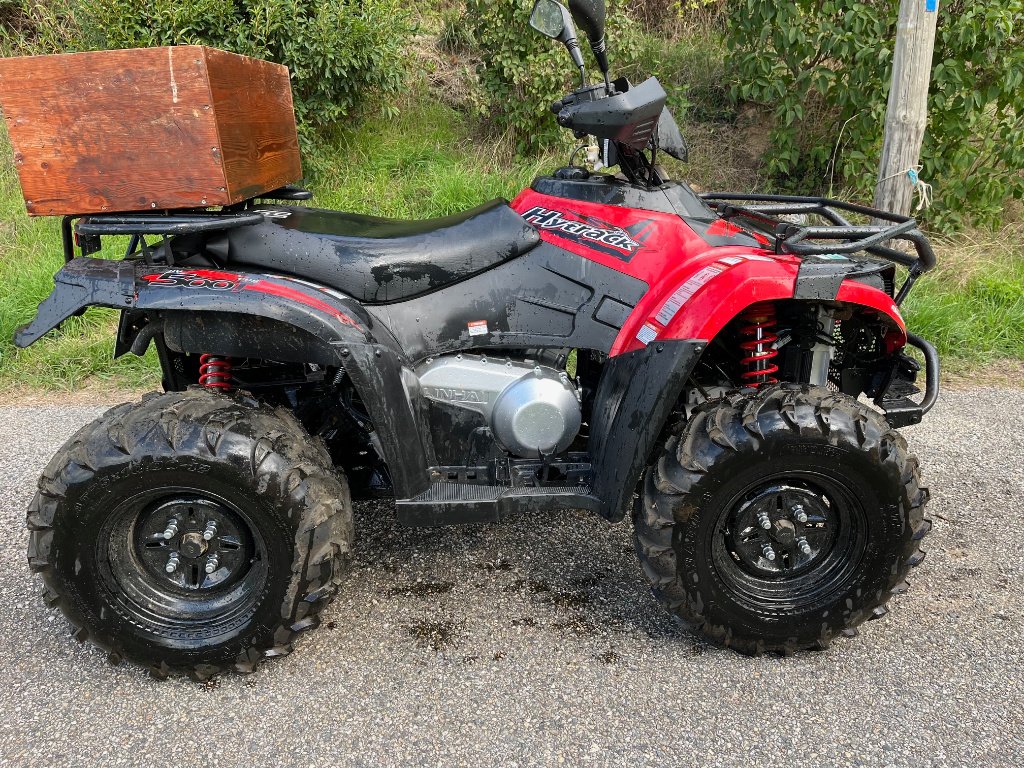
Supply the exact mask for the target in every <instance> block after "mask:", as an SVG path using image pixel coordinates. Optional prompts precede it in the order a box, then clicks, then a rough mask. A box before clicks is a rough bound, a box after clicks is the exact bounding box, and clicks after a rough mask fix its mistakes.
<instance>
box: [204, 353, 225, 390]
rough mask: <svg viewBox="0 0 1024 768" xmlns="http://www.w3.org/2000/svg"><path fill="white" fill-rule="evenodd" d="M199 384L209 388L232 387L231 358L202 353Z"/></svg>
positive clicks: (223, 388)
mask: <svg viewBox="0 0 1024 768" xmlns="http://www.w3.org/2000/svg"><path fill="white" fill-rule="evenodd" d="M199 385H200V386H202V387H206V388H207V389H222V390H228V389H231V358H230V357H217V356H216V355H200V356H199Z"/></svg>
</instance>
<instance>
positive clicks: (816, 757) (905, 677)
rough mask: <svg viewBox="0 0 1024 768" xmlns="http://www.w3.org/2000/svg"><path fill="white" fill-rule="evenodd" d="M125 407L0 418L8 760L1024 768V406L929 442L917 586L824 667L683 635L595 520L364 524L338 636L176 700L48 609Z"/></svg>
mask: <svg viewBox="0 0 1024 768" xmlns="http://www.w3.org/2000/svg"><path fill="white" fill-rule="evenodd" d="M99 412H100V409H97V408H85V407H57V406H46V407H21V408H16V407H12V408H4V409H0V442H2V444H3V445H4V447H5V450H4V452H3V454H2V455H0V522H2V523H3V524H4V525H5V526H6V528H7V530H10V531H12V535H11V536H9V537H7V538H6V539H5V540H3V542H2V543H0V600H2V601H3V605H4V609H3V610H2V611H0V636H2V637H3V638H4V639H5V642H4V644H3V646H2V647H0V708H2V710H3V711H4V712H5V717H3V718H2V719H0V764H4V765H18V766H30V765H33V766H57V765H86V764H93V763H95V764H102V765H106V766H119V765H143V764H144V765H148V766H162V765H175V766H185V765H201V766H204V768H209V766H232V765H239V766H242V765H244V766H260V765H293V764H294V765H317V766H319V765H324V766H327V765H331V766H335V765H374V766H378V765H399V764H424V765H441V764H443V765H472V766H490V765H502V766H504V765H558V764H563V763H565V764H570V765H579V764H587V765H591V764H593V765H598V766H620V765H621V766H634V765H673V766H679V765H702V766H717V765H742V766H749V765H769V764H776V765H779V764H783V762H785V763H786V764H790V765H828V766H834V765H870V766H882V765H894V766H904V765H907V766H939V765H972V766H977V765H986V766H988V765H993V766H1010V765H1021V764H1022V759H1024V758H1022V757H1021V755H1022V753H1024V663H1022V662H1024V658H1022V657H1024V652H1022V648H1024V644H1022V642H1021V635H1022V629H1024V612H1022V611H1021V598H1022V591H1024V589H1022V587H1024V579H1022V572H1024V554H1022V553H1024V520H1022V517H1021V505H1022V502H1024V480H1022V475H1021V473H1020V468H1021V466H1022V465H1024V445H1022V443H1021V440H1020V426H1019V425H1020V424H1021V422H1022V419H1024V392H1019V391H1016V392H1005V391H997V390H973V391H960V392H951V393H947V394H945V395H944V396H943V398H942V400H941V402H940V403H939V405H938V407H937V408H936V410H935V411H934V412H933V413H932V414H931V415H930V416H929V418H928V419H927V423H926V424H925V425H922V426H919V427H914V428H912V429H908V430H906V434H907V436H908V438H909V439H910V442H911V446H912V448H913V449H914V450H915V451H916V452H917V453H918V455H919V456H920V457H921V459H922V463H923V466H924V469H925V473H926V476H925V479H926V481H927V483H928V484H929V485H930V486H931V489H932V492H933V501H932V503H931V506H930V507H929V510H930V514H931V516H932V518H933V519H934V520H935V529H934V532H933V533H932V535H931V536H930V537H929V539H928V540H927V541H926V549H928V550H929V555H928V558H927V559H926V560H925V562H924V564H923V565H922V566H921V567H920V568H918V569H917V570H916V571H915V573H914V574H913V579H912V585H911V590H910V592H909V593H908V594H906V595H904V596H902V597H900V598H897V599H896V600H895V601H894V605H893V607H894V610H893V611H892V612H891V613H890V614H889V615H888V616H887V617H886V618H885V619H883V620H882V621H876V622H871V623H870V624H869V625H867V626H866V627H865V628H864V629H863V631H862V632H861V635H860V637H858V638H856V639H853V640H843V641H841V642H837V643H835V644H834V645H833V647H832V649H831V650H829V651H827V652H823V653H808V654H801V655H798V656H795V657H792V658H788V659H782V658H761V659H748V658H744V657H741V656H739V655H737V654H735V653H732V652H729V651H724V650H719V649H716V648H711V647H708V646H707V645H705V644H704V643H703V642H701V641H700V640H699V639H697V638H695V637H693V636H691V635H689V634H687V633H686V632H684V631H682V630H680V629H678V628H677V627H676V626H675V625H674V624H673V622H672V621H670V620H669V619H668V618H667V616H666V614H665V613H663V612H662V610H661V608H660V607H659V606H658V605H657V604H656V603H655V602H654V599H653V598H652V597H651V596H650V593H649V592H648V589H647V586H646V584H645V582H644V579H643V576H642V574H641V572H640V569H639V566H638V565H637V562H636V559H635V556H634V554H633V552H632V539H631V535H632V534H631V530H630V527H629V526H628V525H626V524H623V525H619V526H615V527H609V526H607V525H606V524H605V523H604V522H602V521H600V520H598V519H596V518H593V517H590V516H587V515H584V514H581V513H564V514H559V515H530V516H525V517H522V518H517V519H515V520H514V521H513V522H509V523H506V524H502V525H492V526H472V527H465V528H452V529H435V530H410V529H401V528H399V527H397V526H396V524H395V519H394V512H393V509H392V508H391V506H390V505H386V504H363V505H359V506H357V508H356V530H357V534H358V556H357V560H356V563H355V568H354V571H353V574H352V577H351V579H350V580H349V582H348V584H347V586H346V588H345V589H344V591H343V593H342V595H341V596H340V597H339V598H338V600H336V601H335V603H334V604H333V605H332V606H331V608H329V609H328V610H327V612H326V614H325V622H328V623H327V624H326V626H323V627H321V628H320V629H319V630H317V631H316V632H312V633H310V634H309V635H307V636H306V637H304V638H303V639H302V641H301V642H300V643H299V644H298V646H297V650H296V652H295V653H294V654H292V655H291V656H288V657H287V658H284V659H281V660H275V661H272V662H270V663H268V664H266V665H264V666H263V667H261V669H260V670H259V671H258V672H257V673H256V674H254V675H250V676H247V677H242V676H237V675H231V676H227V677H223V678H220V679H218V680H217V681H214V683H212V684H206V685H200V684H197V683H193V682H191V681H188V680H172V681H168V682H164V683H158V682H155V681H152V680H150V679H149V678H148V677H147V676H146V675H145V674H144V673H142V672H141V671H140V670H138V669H135V668H133V667H131V666H127V665H121V666H119V667H111V666H108V664H107V663H106V661H105V660H104V657H103V655H102V654H100V653H99V652H97V651H95V650H93V649H91V648H89V647H88V646H79V645H78V644H77V643H75V642H74V641H73V640H72V639H71V638H70V637H69V636H68V625H67V624H66V622H65V621H64V620H63V618H62V617H61V616H59V615H57V614H55V613H53V612H51V611H49V610H48V609H46V608H44V607H43V605H42V603H41V601H40V600H39V599H38V597H37V595H38V592H39V585H38V584H37V583H36V581H35V580H34V579H33V578H31V577H30V575H29V573H28V568H27V567H26V564H25V544H26V540H27V535H26V533H25V531H24V525H23V523H24V509H25V507H26V505H27V504H28V501H29V498H30V495H31V493H32V489H33V486H34V483H35V478H36V476H37V474H38V473H39V471H40V470H41V469H42V467H43V466H44V464H45V463H46V461H47V460H48V459H49V457H50V456H51V454H52V453H53V452H54V451H55V450H56V449H57V447H58V446H59V445H60V443H61V442H62V441H63V440H65V439H66V438H67V437H68V436H69V435H70V434H71V432H72V431H73V430H74V429H76V428H77V427H78V426H79V425H80V424H82V423H83V422H85V421H87V420H89V419H90V418H93V417H94V416H95V415H98V414H99Z"/></svg>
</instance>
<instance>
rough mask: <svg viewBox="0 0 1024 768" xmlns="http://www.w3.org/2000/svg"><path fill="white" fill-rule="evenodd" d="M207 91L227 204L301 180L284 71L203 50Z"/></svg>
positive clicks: (230, 55) (263, 62) (287, 85)
mask: <svg viewBox="0 0 1024 768" xmlns="http://www.w3.org/2000/svg"><path fill="white" fill-rule="evenodd" d="M206 55H207V62H208V67H209V73H210V91H211V93H212V94H213V108H214V111H215V112H216V114H217V129H218V131H219V134H220V144H221V148H222V151H223V156H224V175H225V177H226V178H227V188H228V194H229V196H230V197H231V198H232V199H235V200H244V199H246V198H249V197H252V196H253V195H255V194H258V193H259V192H266V191H268V190H271V189H277V188H278V187H281V186H283V185H285V184H290V183H291V182H294V181H298V180H299V179H300V178H301V177H302V166H301V164H300V162H299V139H298V135H297V133H296V130H295V111H294V107H293V105H292V89H291V80H290V77H289V74H288V68H287V67H284V66H281V65H280V64H272V63H271V62H269V61H259V60H257V59H250V58H246V57H245V56H238V55H236V54H233V53H226V52H225V51H218V50H216V49H212V48H210V49H207V50H206Z"/></svg>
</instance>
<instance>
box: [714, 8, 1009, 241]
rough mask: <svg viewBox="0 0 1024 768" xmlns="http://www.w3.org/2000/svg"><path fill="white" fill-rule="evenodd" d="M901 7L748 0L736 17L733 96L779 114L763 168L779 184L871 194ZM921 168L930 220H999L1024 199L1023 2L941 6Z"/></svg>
mask: <svg viewBox="0 0 1024 768" xmlns="http://www.w3.org/2000/svg"><path fill="white" fill-rule="evenodd" d="M897 6H898V3H894V2H891V1H890V0H859V1H858V2H855V3H846V2H837V1H836V0H826V2H820V1H819V0H793V1H792V2H788V3H763V2H758V0H743V1H742V2H737V3H735V4H734V5H733V7H732V9H731V11H730V14H729V23H728V27H729V30H728V37H729V48H730V50H731V57H730V64H731V68H732V72H733V75H732V76H733V86H732V94H733V96H734V98H736V99H738V100H744V101H752V102H758V103H761V104H764V105H766V106H768V107H770V108H771V109H772V110H773V112H774V116H775V128H774V132H773V135H772V147H773V149H772V151H771V153H770V155H769V156H768V157H767V158H766V160H767V166H768V171H769V172H770V173H771V174H772V175H773V176H774V177H775V178H776V179H777V180H778V181H779V183H780V184H781V185H782V186H784V187H789V188H793V189H800V190H810V189H816V190H825V191H827V188H829V187H831V186H833V184H835V185H839V186H842V187H847V188H849V189H850V190H852V191H853V192H854V193H856V194H858V195H860V196H861V197H863V198H866V199H870V198H871V197H872V190H873V188H874V184H875V181H876V179H877V174H878V157H879V154H880V149H881V141H882V131H883V125H884V119H885V107H886V96H887V93H888V90H889V78H890V77H891V71H892V50H893V46H894V40H895V34H896V15H897ZM939 7H940V11H939V12H940V17H939V28H938V35H937V40H936V48H935V58H934V62H935V66H934V70H933V73H932V86H931V97H930V121H929V127H928V132H927V134H926V138H925V145H924V148H923V151H922V156H921V164H922V166H923V168H922V171H921V176H922V178H923V179H925V180H926V181H929V182H931V183H932V184H933V185H934V189H935V205H934V207H933V208H932V209H931V210H930V211H929V212H928V214H927V218H928V219H929V220H930V221H931V222H932V223H933V224H936V225H938V226H941V227H947V228H959V227H960V226H962V225H964V224H965V223H966V220H967V217H968V216H973V218H975V219H977V220H979V221H981V222H988V223H993V222H995V221H998V219H999V217H1000V214H1001V211H1002V207H1003V204H1004V202H1005V200H1006V199H1007V198H1008V197H1016V198H1020V197H1021V196H1024V175H1022V174H1021V169H1022V168H1024V102H1022V100H1021V96H1020V93H1021V88H1022V86H1024V0H951V1H948V2H942V3H940V4H939Z"/></svg>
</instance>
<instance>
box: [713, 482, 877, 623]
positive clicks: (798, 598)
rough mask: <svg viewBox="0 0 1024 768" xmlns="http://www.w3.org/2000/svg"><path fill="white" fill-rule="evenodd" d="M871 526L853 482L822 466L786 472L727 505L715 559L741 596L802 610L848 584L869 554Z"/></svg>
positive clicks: (749, 488)
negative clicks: (848, 483) (826, 473)
mask: <svg viewBox="0 0 1024 768" xmlns="http://www.w3.org/2000/svg"><path fill="white" fill-rule="evenodd" d="M865 531H866V517H865V514H864V510H863V507H862V505H861V503H860V502H859V500H858V498H857V495H856V494H855V493H854V492H853V491H852V489H850V488H848V487H846V486H845V485H843V484H841V483H839V482H836V481H835V480H834V479H832V478H829V477H825V476H824V475H821V474H818V473H814V472H799V473H787V474H784V475H781V474H780V475H776V476H771V477H768V478H762V479H760V480H758V481H757V482H755V483H752V484H750V485H748V486H747V487H746V488H744V489H743V490H742V491H740V492H739V493H737V494H735V495H734V496H733V498H732V499H731V500H730V502H729V503H728V504H726V505H725V506H724V507H723V509H722V512H721V514H720V515H719V517H718V521H717V524H716V529H715V535H714V537H713V539H712V546H711V560H712V563H713V565H714V568H715V571H716V573H717V574H718V576H719V577H720V579H721V581H722V582H723V583H724V585H725V586H726V587H727V588H728V589H729V590H730V591H731V592H733V593H734V594H735V595H736V596H737V597H738V598H739V599H740V600H741V601H744V602H747V603H748V604H750V605H754V606H764V605H765V604H766V603H767V604H769V605H771V606H772V607H773V608H775V609H799V608H802V607H806V606H807V605H810V604H813V603H816V602H819V601H822V600H826V599H828V597H829V596H830V595H831V594H833V593H834V592H835V591H837V590H839V589H841V588H842V587H843V585H844V584H845V583H846V582H847V581H848V579H849V577H850V576H851V574H853V573H854V572H855V571H856V569H857V566H858V564H859V563H860V560H861V558H862V557H863V556H864V550H865V542H866V536H865Z"/></svg>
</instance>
